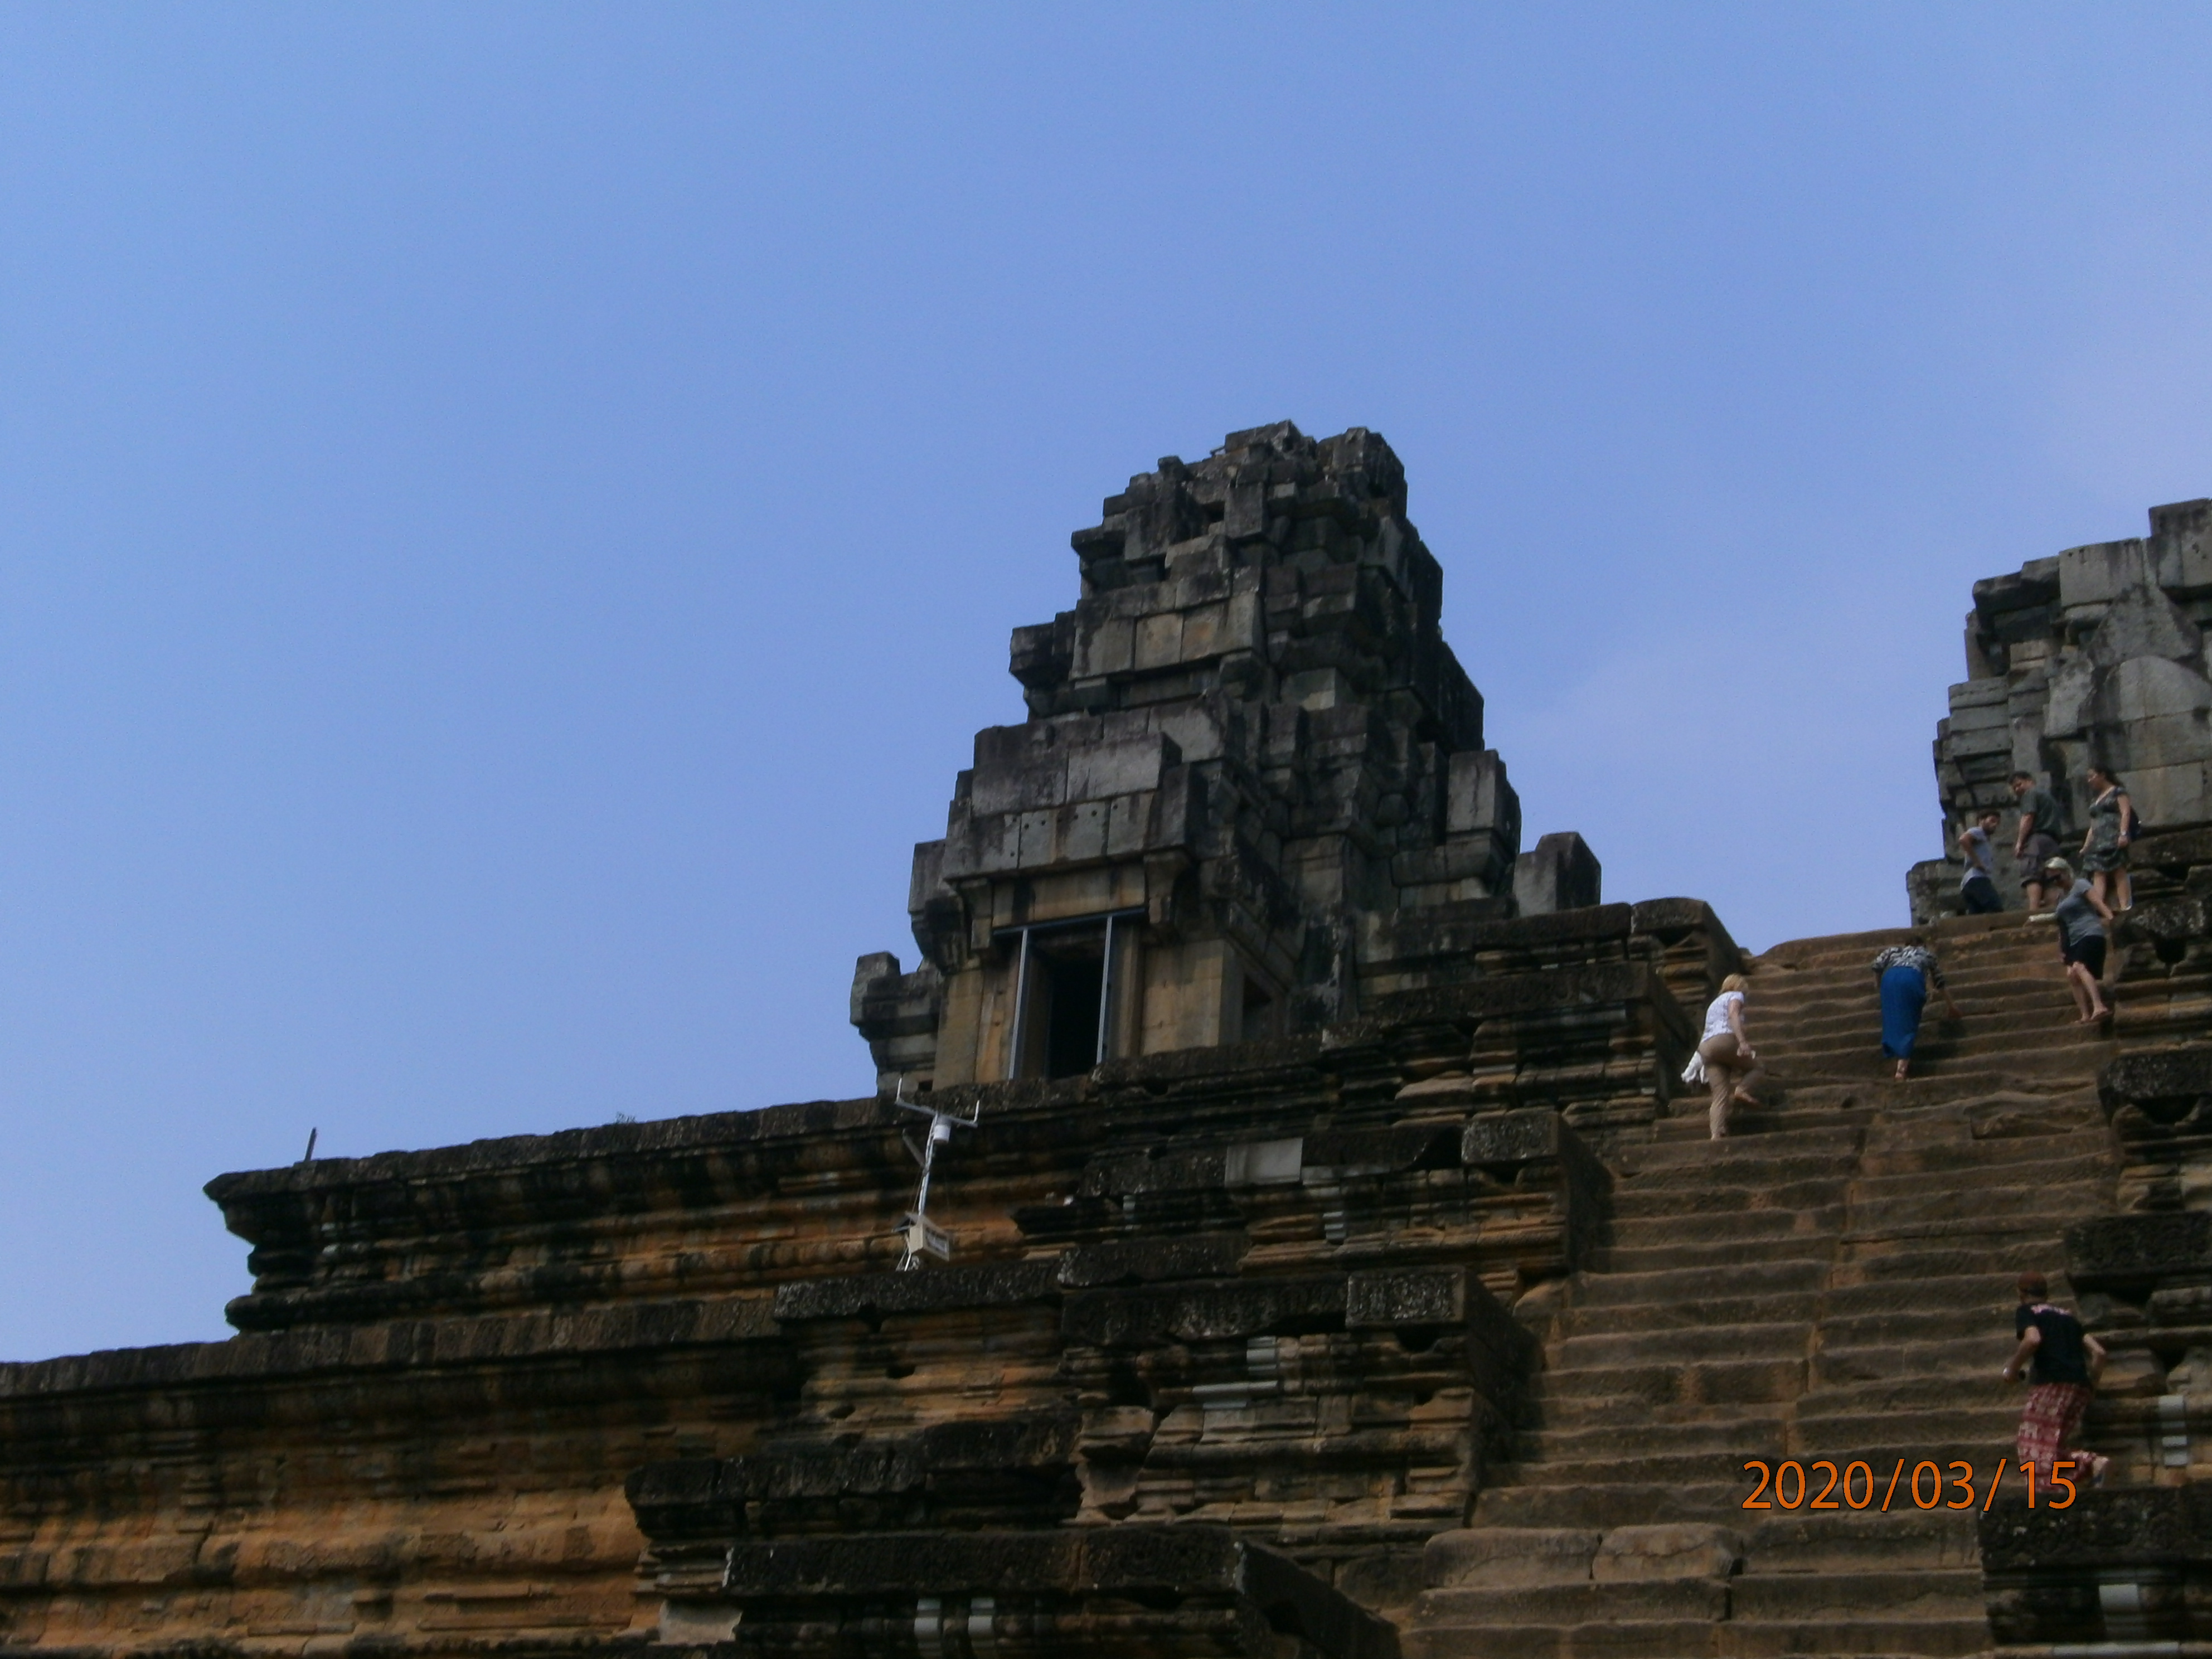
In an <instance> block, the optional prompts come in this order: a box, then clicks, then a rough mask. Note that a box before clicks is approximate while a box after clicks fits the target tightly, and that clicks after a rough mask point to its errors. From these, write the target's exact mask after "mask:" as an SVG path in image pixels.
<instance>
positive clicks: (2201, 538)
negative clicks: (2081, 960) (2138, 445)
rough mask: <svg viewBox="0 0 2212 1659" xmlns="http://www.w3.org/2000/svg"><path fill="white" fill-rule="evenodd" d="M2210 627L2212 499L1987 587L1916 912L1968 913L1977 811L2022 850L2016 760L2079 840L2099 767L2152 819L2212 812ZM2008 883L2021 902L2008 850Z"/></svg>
mask: <svg viewBox="0 0 2212 1659" xmlns="http://www.w3.org/2000/svg"><path fill="white" fill-rule="evenodd" d="M2207 623H2212V501H2180V502H2177V503H2175V504H2174V505H2172V506H2170V507H2153V508H2152V509H2151V511H2150V534H2149V535H2148V537H2142V538H2136V539H2134V540H2130V541H2120V542H2100V543H2097V544H2093V545H2092V546H2088V547H2075V548H2069V549H2068V550H2066V551H2065V552H2063V553H2061V554H2059V555H2057V556H2056V557H2053V558H2046V559H2034V560H2031V561H2030V562H2027V564H2025V565H2022V566H2021V568H2020V569H2019V570H2017V571H2015V573H2014V574H2011V575H2008V576H1993V577H1990V578H1989V579H1988V580H1984V581H1978V582H1976V583H1975V584H1974V608H1973V610H1972V611H1970V612H1968V613H1967V617H1966V679H1965V680H1964V681H1962V682H1961V683H1960V684H1956V685H1954V686H1953V687H1952V688H1951V712H1950V714H1949V715H1948V718H1946V719H1945V720H1941V721H1939V722H1938V723H1937V725H1936V793H1937V796H1938V797H1939V799H1941V802H1942V811H1943V848H1942V857H1941V858H1937V859H1933V860H1928V861H1926V862H1924V863H1922V864H1917V865H1915V866H1913V868H1912V870H1911V874H1910V875H1909V877H1908V878H1907V886H1908V888H1909V890H1910V894H1911V903H1912V915H1913V920H1914V921H1916V922H1922V921H1929V920H1930V919H1931V918H1933V917H1935V916H1936V915H1948V914H1952V913H1954V911H1955V910H1956V909H1957V908H1958V905H1957V894H1958V885H1959V874H1960V867H1961V866H1960V863H1959V862H1958V854H1957V849H1956V847H1955V845H1954V837H1955V836H1956V835H1957V834H1958V832H1959V830H1960V829H1962V828H1963V827H1964V826H1965V825H1966V823H1968V822H1970V821H1971V820H1972V817H1973V814H1974V813H1975V811H1978V809H1980V808H1982V807H1985V806H1994V807H1996V808H1998V809H2000V810H2001V811H2002V812H2003V814H2004V817H2005V823H2006V826H2007V827H2006V829H2005V830H2004V832H2003V836H2002V839H2003V840H2004V842H2005V845H2006V846H2009V845H2010V840H2009V837H2010V825H2011V824H2012V823H2013V822H2014V817H2013V799H2012V795H2011V793H2010V791H2009V790H2008V788H2007V787H2006V779H2007V778H2008V776H2009V775H2011V774H2012V773H2013V772H2015V771H2023V772H2027V773H2031V774H2033V775H2034V776H2035V777H2036V778H2037V779H2038V780H2039V781H2041V782H2044V783H2045V784H2046V785H2048V787H2050V788H2051V791H2052V793H2054V794H2056V795H2057V797H2058V798H2059V800H2060V802H2061V804H2062V805H2066V806H2068V807H2069V809H2070V811H2071V812H2072V815H2073V817H2072V823H2071V824H2070V826H2069V828H2070V829H2071V830H2072V832H2073V836H2074V839H2075V842H2078V841H2079V838H2080V836H2081V833H2082V832H2083V830H2084V829H2086V828H2087V822H2088V820H2087V812H2088V805H2089V794H2088V791H2087V786H2086V784H2085V782H2084V774H2085V772H2086V770H2087V768H2088V767H2089V766H2090V765H2091V764H2093V763H2099V764H2103V765H2105V766H2107V767H2109V768H2111V769H2112V771H2114V772H2115V773H2117V774H2118V775H2119V777H2120V778H2121V780H2122V781H2124V783H2125V784H2126V785H2127V787H2128V791H2129V793H2130V797H2131V799H2133V801H2134V803H2135V805H2136V811H2138V812H2139V813H2141V814H2142V818H2143V821H2144V822H2145V823H2148V824H2150V825H2154V826H2156V827H2157V828H2159V829H2179V828H2182V827H2184V826H2185V825H2192V824H2201V823H2208V822H2212V678H2208V675H2212V666H2208V663H2207V659H2206V651H2205V640H2204V632H2203V629H2204V627H2205V625H2206V624H2207ZM2068 851H2069V857H2070V856H2071V853H2072V849H2071V848H2070V847H2069V849H2068ZM1997 883H1998V887H1999V890H2001V891H2002V893H2003V894H2004V895H2005V896H2006V900H2007V902H2008V904H2010V905H2012V906H2015V907H2017V906H2018V905H2019V903H2020V902H2021V893H2020V884H2019V879H2018V877H2017V875H2016V874H2015V872H2014V870H2013V868H2012V863H2011V860H2009V859H2000V860H1998V869H1997Z"/></svg>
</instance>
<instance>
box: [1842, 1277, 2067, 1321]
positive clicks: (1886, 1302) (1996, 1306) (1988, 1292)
mask: <svg viewBox="0 0 2212 1659" xmlns="http://www.w3.org/2000/svg"><path fill="white" fill-rule="evenodd" d="M2014 1277H2015V1275H2014V1274H2011V1273H1929V1274H1926V1275H1924V1276H1921V1277H1917V1278H1896V1279H1876V1280H1875V1281H1874V1282H1872V1283H1870V1284H1859V1285H1833V1286H1832V1287H1831V1288H1829V1289H1828V1290H1827V1291H1826V1292H1825V1294H1824V1295H1823V1297H1822V1298H1821V1304H1820V1317H1821V1320H1822V1322H1824V1324H1825V1325H1826V1327H1827V1328H1830V1329H1833V1328H1835V1327H1836V1326H1837V1324H1838V1322H1842V1321H1844V1320H1850V1319H1865V1318H1873V1317H1877V1316H1881V1315H1884V1314H1912V1315H1919V1314H1927V1315H1930V1316H1936V1315H1949V1316H1954V1317H1955V1316H1958V1315H1960V1314H1971V1315H1974V1316H1980V1317H1982V1318H1984V1319H1985V1320H1994V1321H1995V1322H1996V1328H2009V1327H2010V1324H2011V1316H2012V1310H2013V1309H2014V1307H2015V1305H2017V1304H2018V1302H2019V1297H2018V1296H2017V1295H2016V1294H2015V1291H2014V1288H2013V1279H2014ZM2053 1282H2054V1283H2055V1282H2056V1281H2055V1280H2054V1281H2053Z"/></svg>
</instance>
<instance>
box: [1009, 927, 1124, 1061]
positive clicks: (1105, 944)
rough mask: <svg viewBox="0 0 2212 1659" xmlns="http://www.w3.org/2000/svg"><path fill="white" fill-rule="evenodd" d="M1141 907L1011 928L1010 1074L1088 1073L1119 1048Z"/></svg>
mask: <svg viewBox="0 0 2212 1659" xmlns="http://www.w3.org/2000/svg"><path fill="white" fill-rule="evenodd" d="M1136 914H1138V913H1136V912H1133V911H1121V910H1116V911H1114V912H1111V913H1110V914H1109V915H1103V916H1099V917H1097V918H1092V917H1089V916H1085V917H1082V918H1080V919H1078V920H1074V921H1060V922H1042V923H1039V924H1037V925H1036V926H1034V927H1025V928H1022V929H1019V930H1011V929H1010V930H1009V932H1008V933H1006V934H1002V935H1000V937H1001V938H1002V939H1006V941H1007V943H1008V945H1010V946H1011V949H1012V955H1013V958H1014V961H1013V963H1012V966H1013V969H1014V976H1015V981H1016V984H1017V987H1018V989H1017V991H1016V994H1015V998H1014V1002H1015V1008H1014V1031H1013V1035H1012V1062H1011V1064H1010V1065H1009V1066H1008V1069H1007V1073H1006V1075H1007V1076H1009V1077H1042V1078H1060V1077H1081V1076H1083V1075H1084V1074H1085V1073H1087V1072H1089V1071H1090V1070H1091V1068H1092V1067H1093V1066H1097V1064H1098V1062H1099V1061H1100V1060H1104V1059H1106V1058H1107V1057H1108V1056H1109V1055H1110V1054H1113V1053H1114V1049H1115V1036H1114V1026H1115V1019H1116V1018H1117V1012H1116V1011H1117V1010H1118V1009H1120V1008H1121V1006H1122V1002H1123V994H1122V986H1121V981H1122V979H1123V978H1124V977H1125V976H1126V972H1127V967H1128V963H1129V959H1130V951H1131V950H1132V949H1133V945H1134V939H1133V936H1132V934H1131V932H1130V927H1129V921H1130V920H1131V918H1132V917H1133V916H1134V915H1136Z"/></svg>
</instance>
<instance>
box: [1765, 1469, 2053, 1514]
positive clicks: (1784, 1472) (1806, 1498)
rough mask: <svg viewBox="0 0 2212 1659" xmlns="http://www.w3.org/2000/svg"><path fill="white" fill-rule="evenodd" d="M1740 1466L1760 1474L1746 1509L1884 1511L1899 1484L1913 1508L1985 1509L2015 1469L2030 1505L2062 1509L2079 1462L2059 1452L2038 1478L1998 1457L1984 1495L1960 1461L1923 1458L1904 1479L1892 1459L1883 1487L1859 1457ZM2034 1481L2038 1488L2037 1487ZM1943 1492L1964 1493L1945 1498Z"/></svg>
mask: <svg viewBox="0 0 2212 1659" xmlns="http://www.w3.org/2000/svg"><path fill="white" fill-rule="evenodd" d="M1743 1467H1744V1468H1745V1469H1746V1470H1747V1471H1756V1472H1757V1474H1758V1476H1759V1484H1758V1485H1757V1486H1753V1488H1752V1492H1751V1496H1750V1497H1748V1498H1745V1499H1744V1500H1743V1507H1744V1508H1745V1509H1747V1510H1771V1509H1777V1508H1779V1509H1785V1510H1796V1509H1808V1510H1846V1509H1848V1510H1865V1509H1880V1510H1882V1511H1884V1512H1885V1513H1887V1510H1888V1509H1889V1506H1890V1505H1891V1504H1892V1503H1893V1502H1895V1501H1896V1500H1897V1499H1898V1498H1899V1496H1900V1492H1899V1487H1900V1486H1902V1488H1903V1495H1905V1496H1909V1497H1910V1498H1911V1500H1912V1504H1913V1507H1914V1508H1916V1509H1923V1510H1936V1509H1943V1510H1971V1509H1981V1510H1987V1509H1988V1508H1989V1507H1990V1504H1994V1503H1995V1502H1996V1496H1997V1488H1998V1487H1999V1486H2002V1485H2003V1484H2004V1478H2005V1476H2006V1474H2008V1473H2009V1472H2010V1471H2011V1470H2013V1469H2014V1468H2017V1469H2018V1470H2019V1472H2020V1476H2019V1480H2015V1482H2014V1483H2013V1484H2014V1485H2015V1486H2018V1485H2020V1484H2021V1481H2025V1482H2026V1483H2027V1504H2028V1507H2029V1508H2030V1509H2034V1508H2037V1507H2038V1506H2040V1507H2042V1508H2044V1509H2051V1510H2063V1509H2067V1508H2069V1507H2071V1506H2072V1504H2073V1502H2074V1499H2075V1496H2076V1491H2075V1481H2074V1480H2072V1478H2071V1476H2070V1473H2069V1472H2070V1471H2071V1470H2073V1469H2075V1468H2081V1467H2084V1466H2083V1465H2082V1464H2081V1462H2079V1460H2077V1459H2073V1458H2066V1457H2062V1458H2060V1459H2058V1460H2057V1462H2054V1463H2053V1464H2051V1469H2050V1473H2049V1474H2047V1475H2044V1476H2041V1477H2039V1475H2038V1474H2037V1470H2036V1466H2035V1465H2034V1464H2033V1463H2021V1464H2017V1465H2015V1464H2013V1463H2011V1462H2008V1460H2007V1459H2004V1458H1999V1459H1998V1460H1997V1462H1996V1465H1995V1467H1994V1468H1993V1469H1992V1471H1991V1473H1990V1483H1989V1487H1988V1490H1987V1492H1986V1494H1984V1493H1983V1492H1977V1491H1976V1490H1975V1486H1974V1466H1973V1465H1972V1463H1968V1462H1964V1461H1960V1462H1952V1463H1948V1464H1936V1463H1931V1462H1926V1461H1924V1460H1923V1462H1918V1463H1915V1464H1914V1465H1913V1466H1912V1474H1911V1477H1910V1478H1909V1479H1908V1478H1907V1477H1906V1475H1905V1460H1904V1459H1903V1458H1901V1457H1900V1458H1899V1459H1898V1460H1897V1467H1896V1468H1894V1469H1893V1470H1892V1471H1891V1472H1890V1476H1889V1482H1888V1484H1887V1486H1883V1484H1882V1480H1881V1476H1879V1475H1877V1474H1875V1472H1874V1469H1873V1468H1872V1467H1871V1466H1870V1465H1869V1464H1867V1463H1866V1462H1863V1461H1858V1460H1854V1461H1853V1462H1849V1463H1845V1464H1843V1465H1841V1466H1840V1467H1838V1465H1837V1464H1835V1463H1833V1462H1830V1461H1829V1460H1828V1459H1827V1458H1825V1457H1823V1458H1820V1459H1818V1460H1816V1461H1815V1462H1813V1463H1811V1464H1809V1465H1808V1464H1805V1463H1802V1462H1798V1460H1797V1459H1796V1458H1794V1457H1793V1458H1790V1459H1788V1460H1787V1461H1785V1462H1780V1463H1769V1462H1765V1461H1764V1460H1762V1459H1759V1458H1753V1460H1752V1461H1751V1462H1747V1463H1746V1464H1745V1465H1744V1466H1743ZM1808 1470H1809V1473H1808ZM2039 1486H2040V1487H2041V1491H2039V1490H2038V1487H2039ZM1878 1487H1879V1488H1881V1503H1880V1504H1876V1503H1875V1490H1876V1488H1878ZM1923 1492H1924V1493H1925V1496H1923ZM1946 1492H1949V1493H1952V1494H1961V1493H1962V1494H1964V1495H1963V1496H1958V1495H1954V1496H1950V1497H1946V1495H1945V1494H1946ZM2062 1492H2063V1494H2064V1496H2063V1497H2062V1496H2060V1495H2059V1494H2061V1493H2062ZM1839 1499H1840V1501H1839Z"/></svg>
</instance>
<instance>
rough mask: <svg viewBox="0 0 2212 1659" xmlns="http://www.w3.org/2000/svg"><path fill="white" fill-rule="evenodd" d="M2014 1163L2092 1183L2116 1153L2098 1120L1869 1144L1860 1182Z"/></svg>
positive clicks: (2113, 1166) (1972, 1171)
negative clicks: (1986, 1135) (2051, 1130)
mask: <svg viewBox="0 0 2212 1659" xmlns="http://www.w3.org/2000/svg"><path fill="white" fill-rule="evenodd" d="M2017 1164H2027V1166H2033V1168H2051V1170H2055V1172H2059V1175H2062V1176H2066V1179H2093V1176H2097V1175H2106V1172H2112V1170H2117V1168H2119V1152H2117V1151H2115V1148H2112V1133H2111V1130H2108V1128H2106V1126H2104V1119H2101V1117H2100V1119H2097V1124H2094V1126H2086V1124H2084V1126H2081V1128H2073V1130H2066V1133H2055V1134H2004V1137H1990V1139H1973V1137H1971V1134H1962V1137H1960V1139H1940V1141H1929V1139H1913V1141H1902V1139H1887V1141H1885V1144H1869V1146H1867V1151H1865V1152H1860V1157H1858V1179H1860V1182H1898V1179H1905V1176H1923V1179H1933V1176H1944V1179H1951V1176H1958V1175H1982V1172H1986V1170H2008V1168H2013V1166H2017Z"/></svg>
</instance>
